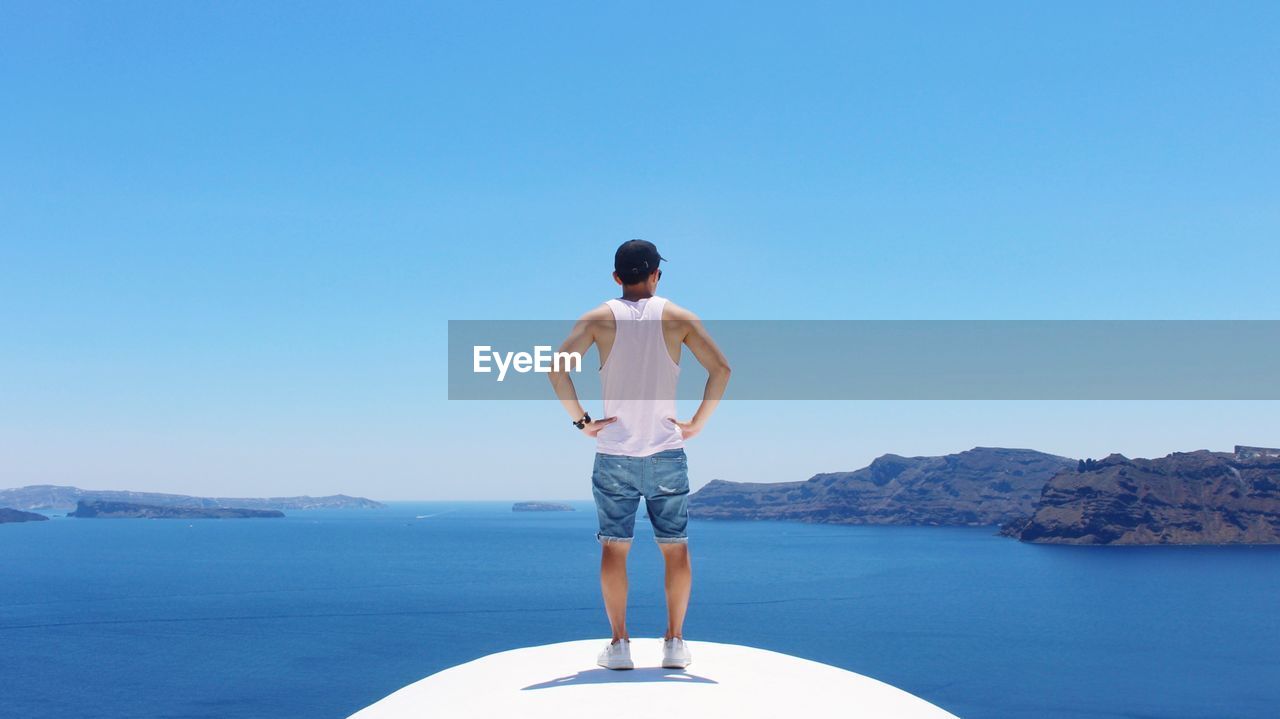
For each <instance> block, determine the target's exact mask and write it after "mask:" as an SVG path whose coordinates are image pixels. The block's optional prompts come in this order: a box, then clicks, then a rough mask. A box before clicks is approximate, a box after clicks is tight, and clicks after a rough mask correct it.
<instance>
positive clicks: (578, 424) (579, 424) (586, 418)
mask: <svg viewBox="0 0 1280 719" xmlns="http://www.w3.org/2000/svg"><path fill="white" fill-rule="evenodd" d="M589 422H591V415H589V414H587V413H586V412H583V413H582V419H580V420H578V421H577V422H574V423H573V426H574V427H577V428H578V429H582V428H583V427H586V426H587V424H588V423H589Z"/></svg>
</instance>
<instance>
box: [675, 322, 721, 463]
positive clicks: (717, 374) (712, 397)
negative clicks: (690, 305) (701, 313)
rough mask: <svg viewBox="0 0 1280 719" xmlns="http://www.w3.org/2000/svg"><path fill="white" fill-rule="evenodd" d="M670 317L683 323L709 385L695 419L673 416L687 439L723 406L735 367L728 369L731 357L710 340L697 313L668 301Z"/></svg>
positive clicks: (690, 347) (703, 393) (698, 430)
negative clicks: (682, 419) (721, 402)
mask: <svg viewBox="0 0 1280 719" xmlns="http://www.w3.org/2000/svg"><path fill="white" fill-rule="evenodd" d="M668 317H669V318H670V319H673V320H675V321H677V322H679V323H680V324H681V325H682V329H683V330H684V333H685V334H684V340H683V342H684V344H685V345H687V346H688V347H689V351H691V352H693V356H694V357H695V358H697V360H698V364H700V365H702V367H703V369H705V370H706V371H707V386H706V388H705V389H703V391H702V404H700V405H698V411H697V412H694V414H693V419H691V420H689V421H688V422H680V421H678V420H677V419H676V418H675V417H671V418H670V419H671V421H672V422H674V423H675V425H676V426H677V427H679V428H680V434H681V435H682V436H683V437H684V438H685V439H693V438H694V437H696V436H697V435H698V433H699V432H701V431H702V428H703V427H705V426H706V425H707V420H709V419H711V415H712V413H714V412H715V411H716V407H719V406H720V399H721V398H722V397H724V390H725V388H726V387H728V386H729V375H730V374H731V372H732V370H730V369H729V360H728V359H726V358H725V356H724V353H723V352H721V351H720V348H719V347H718V346H716V343H715V341H714V340H712V339H711V335H710V334H709V333H708V332H707V328H706V327H705V326H703V324H702V320H700V319H698V316H697V315H695V314H694V313H692V312H690V311H689V310H686V309H684V308H683V307H677V306H676V305H674V304H672V303H668V304H667V309H666V314H665V315H664V318H668Z"/></svg>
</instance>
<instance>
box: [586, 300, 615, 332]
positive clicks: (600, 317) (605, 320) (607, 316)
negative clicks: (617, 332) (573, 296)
mask: <svg viewBox="0 0 1280 719" xmlns="http://www.w3.org/2000/svg"><path fill="white" fill-rule="evenodd" d="M578 321H579V322H584V323H586V324H588V325H592V326H595V327H600V326H603V325H608V326H613V310H611V309H609V305H608V304H606V303H604V302H601V303H600V304H598V305H596V306H595V307H592V308H591V309H589V310H587V311H586V312H585V313H583V315H582V316H581V317H579V318H578Z"/></svg>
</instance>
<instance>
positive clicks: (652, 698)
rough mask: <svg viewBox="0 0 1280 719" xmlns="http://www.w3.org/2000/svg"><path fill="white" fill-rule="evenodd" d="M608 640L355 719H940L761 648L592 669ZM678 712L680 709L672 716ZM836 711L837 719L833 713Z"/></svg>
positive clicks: (518, 662) (471, 668)
mask: <svg viewBox="0 0 1280 719" xmlns="http://www.w3.org/2000/svg"><path fill="white" fill-rule="evenodd" d="M607 641H608V640H606V639H588V640H582V641H575V642H563V643H560V644H547V645H544V646H538V647H527V648H524V649H513V650H511V651H507V652H500V653H498V654H490V655H489V656H487V657H481V658H480V659H476V660H475V661H471V662H467V663H466V664H459V665H458V666H456V667H451V668H449V669H446V670H444V671H442V672H439V673H437V674H432V675H431V676H429V677H427V678H425V679H422V680H420V681H417V682H415V683H413V684H410V685H409V686H407V687H405V688H403V689H401V690H400V691H397V692H396V693H394V694H392V695H391V696H389V697H387V698H385V699H383V700H381V701H379V702H377V703H375V704H372V705H370V706H368V707H366V708H364V709H362V710H361V711H359V712H356V713H355V714H353V715H352V717H351V719H410V717H412V718H413V719H420V718H421V717H426V716H448V717H486V718H487V717H521V719H539V718H542V717H547V718H550V717H554V718H555V719H574V718H576V717H591V718H592V719H598V718H599V717H601V716H607V717H610V719H625V718H627V717H644V718H645V719H652V718H653V717H655V716H663V715H672V716H690V717H696V716H703V717H710V716H726V717H734V718H735V719H753V718H757V717H789V716H799V717H805V716H833V715H835V716H852V717H862V718H868V719H869V718H871V717H893V719H916V718H919V719H926V718H927V719H944V718H946V717H950V718H951V719H955V718H954V716H953V715H952V714H950V713H948V712H945V711H943V710H942V709H939V708H938V707H936V706H934V705H932V704H930V703H928V702H926V701H925V700H923V699H920V698H919V697H916V696H912V695H911V694H908V693H906V692H904V691H902V690H901V689H898V688H896V687H892V686H889V685H888V684H885V683H884V682H880V681H876V680H875V679H872V678H870V677H865V676H863V675H861V674H855V673H854V672H850V671H846V670H844V669H840V668H838V667H833V666H830V665H828V664H820V663H818V662H813V661H809V660H808V659H800V658H799V657H793V656H789V655H787V654H779V653H777V652H771V651H768V650H765V649H754V648H751V647H743V646H738V645H736V644H717V643H714V642H693V641H691V642H689V643H688V644H689V649H690V651H692V652H693V664H691V665H690V666H689V667H688V668H687V669H663V668H661V666H660V664H661V659H662V641H661V640H659V639H634V640H632V642H631V658H632V660H633V661H635V665H636V668H635V669H632V670H629V671H611V670H608V669H602V668H600V667H598V666H596V664H595V659H596V654H597V653H598V652H599V650H600V649H601V647H603V646H604V645H605V643H606V642H607ZM675 708H678V711H674V713H673V709H675ZM833 712H834V714H833Z"/></svg>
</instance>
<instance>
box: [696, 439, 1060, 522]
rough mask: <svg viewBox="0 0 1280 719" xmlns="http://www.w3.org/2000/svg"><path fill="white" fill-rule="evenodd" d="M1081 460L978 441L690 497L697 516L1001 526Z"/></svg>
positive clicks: (719, 484)
mask: <svg viewBox="0 0 1280 719" xmlns="http://www.w3.org/2000/svg"><path fill="white" fill-rule="evenodd" d="M1075 467H1076V460H1074V459H1068V458H1066V457H1059V456H1057V455H1052V454H1045V453H1044V452H1036V451H1034V450H1030V449H1003V448H998V447H976V448H974V449H971V450H969V451H967V452H960V453H958V454H948V455H944V456H941V457H900V456H898V455H896V454H886V455H883V456H881V457H878V458H876V459H875V460H874V461H873V462H872V463H871V464H870V465H869V466H867V467H863V468H862V469H859V470H856V471H853V472H833V473H829V474H818V475H814V476H813V477H811V478H810V479H808V480H806V481H803V482H777V483H751V482H726V481H724V480H713V481H712V482H711V483H710V484H707V485H706V486H705V487H703V488H702V489H699V490H698V491H697V492H695V493H694V494H693V495H692V496H690V498H689V502H690V505H689V506H690V510H689V513H690V516H694V517H697V518H699V519H791V520H799V521H802V522H823V523H828V524H924V525H969V526H981V525H997V524H1002V523H1004V522H1008V521H1011V520H1014V519H1017V518H1021V517H1026V516H1027V515H1029V514H1031V512H1032V511H1033V510H1034V509H1035V505H1036V501H1037V500H1038V499H1039V497H1040V490H1041V488H1042V487H1044V484H1045V482H1047V481H1048V480H1049V478H1050V477H1052V476H1054V475H1055V474H1057V473H1058V472H1061V471H1063V470H1066V469H1071V470H1072V471H1074V470H1075Z"/></svg>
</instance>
